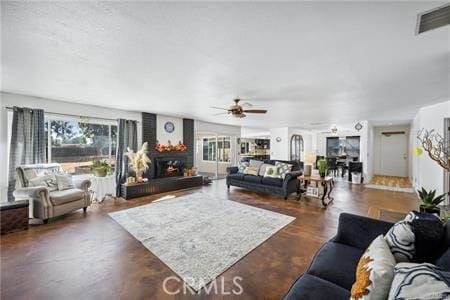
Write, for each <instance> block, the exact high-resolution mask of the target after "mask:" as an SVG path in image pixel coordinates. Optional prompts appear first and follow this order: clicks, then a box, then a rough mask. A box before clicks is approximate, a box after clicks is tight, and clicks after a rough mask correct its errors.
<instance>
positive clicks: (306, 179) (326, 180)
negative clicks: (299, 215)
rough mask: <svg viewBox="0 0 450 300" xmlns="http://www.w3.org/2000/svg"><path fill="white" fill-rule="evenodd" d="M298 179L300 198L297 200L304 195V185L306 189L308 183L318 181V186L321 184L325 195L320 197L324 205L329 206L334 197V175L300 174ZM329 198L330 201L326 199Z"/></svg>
mask: <svg viewBox="0 0 450 300" xmlns="http://www.w3.org/2000/svg"><path fill="white" fill-rule="evenodd" d="M297 180H298V181H299V184H298V198H297V200H300V198H301V196H302V185H303V188H304V190H305V191H306V188H307V187H308V185H309V184H310V183H311V182H316V184H317V186H318V185H319V184H320V185H321V186H322V187H323V195H322V197H320V199H321V200H322V205H323V206H324V207H327V206H328V204H330V203H331V202H332V201H333V200H334V199H333V197H331V192H332V191H333V188H334V180H333V177H331V176H325V177H323V178H322V177H320V176H304V175H301V176H298V177H297ZM326 199H327V200H328V202H326V201H325V200H326Z"/></svg>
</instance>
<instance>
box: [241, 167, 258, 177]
mask: <svg viewBox="0 0 450 300" xmlns="http://www.w3.org/2000/svg"><path fill="white" fill-rule="evenodd" d="M258 172H259V169H257V168H253V167H247V168H245V170H244V174H248V175H255V176H258Z"/></svg>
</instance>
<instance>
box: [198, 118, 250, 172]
mask: <svg viewBox="0 0 450 300" xmlns="http://www.w3.org/2000/svg"><path fill="white" fill-rule="evenodd" d="M194 128H195V140H196V142H195V147H196V150H195V152H194V156H195V166H196V167H197V168H198V170H199V171H203V172H209V173H215V172H216V168H217V163H216V162H210V161H203V144H202V141H201V140H200V138H201V137H203V136H205V134H204V133H212V134H214V135H212V136H215V134H218V135H222V136H230V137H231V150H230V151H231V153H233V157H232V159H231V162H230V163H219V164H218V170H219V174H225V173H226V168H227V167H229V166H234V165H236V164H237V161H236V160H237V157H238V155H237V154H238V153H237V152H238V147H237V145H236V143H237V139H238V138H240V137H241V127H240V126H230V125H223V124H215V123H209V122H203V121H198V120H195V121H194ZM202 133H203V134H202Z"/></svg>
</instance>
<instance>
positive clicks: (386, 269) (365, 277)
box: [350, 235, 395, 300]
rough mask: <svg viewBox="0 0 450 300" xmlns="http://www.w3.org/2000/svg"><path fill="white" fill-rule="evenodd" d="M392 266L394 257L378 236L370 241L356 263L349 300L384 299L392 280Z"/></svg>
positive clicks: (381, 237)
mask: <svg viewBox="0 0 450 300" xmlns="http://www.w3.org/2000/svg"><path fill="white" fill-rule="evenodd" d="M394 266H395V259H394V256H392V253H391V251H390V250H389V246H388V245H387V244H386V241H385V240H384V239H383V236H382V235H380V236H378V237H377V238H376V239H374V240H373V241H372V243H371V244H370V246H369V247H368V248H367V250H366V251H365V252H364V254H363V255H362V256H361V258H360V260H359V262H358V266H357V268H356V281H355V283H354V284H353V285H352V289H351V297H350V299H351V300H369V299H370V300H378V299H380V300H381V299H383V300H384V299H386V298H387V296H388V294H389V288H390V286H391V283H392V279H393V278H394Z"/></svg>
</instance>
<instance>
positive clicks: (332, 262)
mask: <svg viewBox="0 0 450 300" xmlns="http://www.w3.org/2000/svg"><path fill="white" fill-rule="evenodd" d="M363 252H364V251H363V250H361V249H358V248H355V247H352V246H347V245H344V244H340V243H335V242H328V243H327V244H325V245H324V246H323V247H322V249H320V250H319V252H318V253H317V254H316V257H315V258H314V261H313V262H312V264H311V266H310V268H309V270H308V274H311V275H315V276H317V277H320V278H322V279H325V280H328V281H330V282H332V283H334V284H337V285H339V286H340V287H343V288H344V289H346V290H350V289H351V287H352V284H353V282H355V271H356V266H357V265H358V261H359V259H360V258H361V255H362V254H363Z"/></svg>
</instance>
